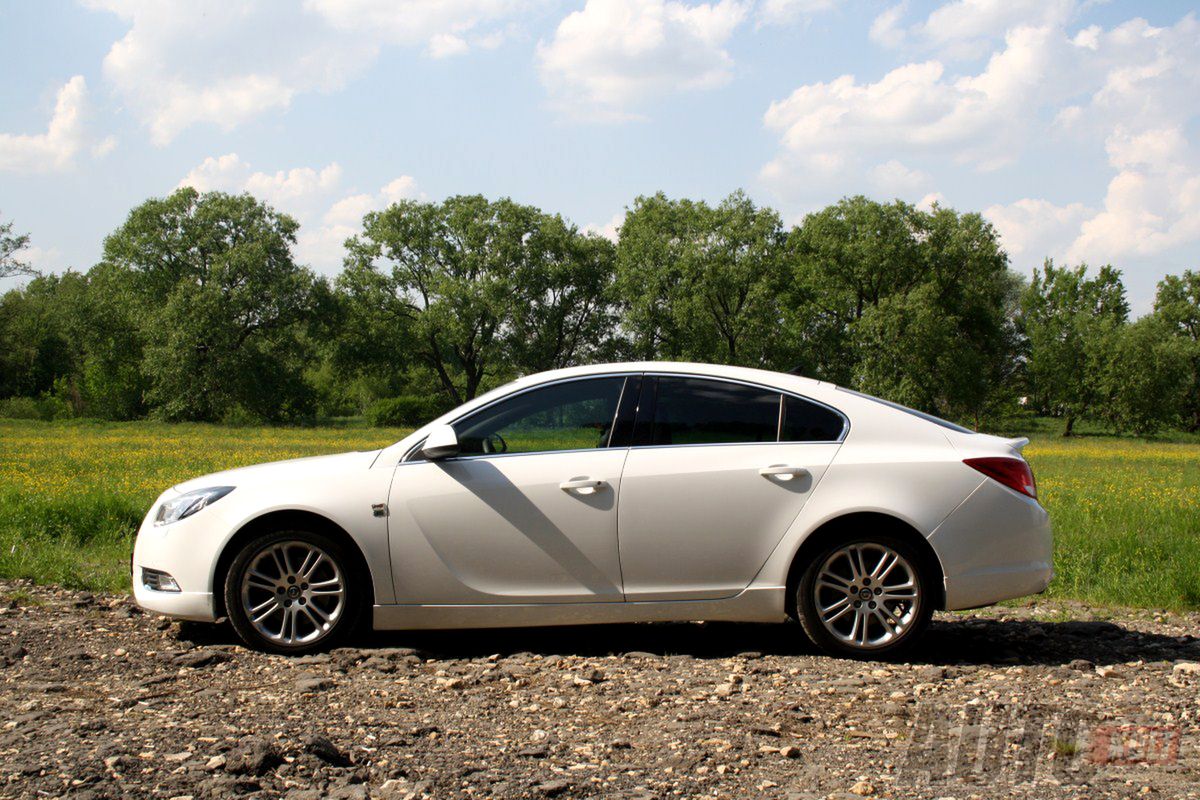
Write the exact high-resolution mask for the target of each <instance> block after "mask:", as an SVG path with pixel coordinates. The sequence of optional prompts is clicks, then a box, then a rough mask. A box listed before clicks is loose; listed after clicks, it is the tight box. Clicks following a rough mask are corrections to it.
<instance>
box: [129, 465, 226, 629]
mask: <svg viewBox="0 0 1200 800" xmlns="http://www.w3.org/2000/svg"><path fill="white" fill-rule="evenodd" d="M176 494H178V493H177V492H176V491H175V490H173V489H170V490H168V491H166V492H164V493H163V496H162V497H160V498H159V499H158V500H156V501H155V503H154V505H153V506H151V508H150V513H149V514H147V515H146V519H145V520H143V521H142V526H141V528H140V529H139V530H138V535H137V540H136V541H135V542H134V545H133V564H132V573H133V574H132V576H131V577H132V579H133V599H134V601H135V602H136V603H137V604H138V605H139V606H141V607H142V608H144V609H146V610H147V611H153V612H154V613H156V614H165V615H167V616H169V617H177V618H179V619H188V620H195V621H197V622H213V621H215V620H216V607H215V603H214V602H213V600H214V598H213V591H212V580H213V572H214V569H215V567H216V563H217V556H218V555H219V553H220V548H221V545H222V544H223V543H224V541H225V536H224V534H223V532H224V531H227V530H228V527H227V526H226V525H225V524H224V523H223V520H222V517H221V515H220V511H219V508H218V507H216V505H215V504H214V506H212V507H209V508H206V509H204V510H203V511H201V512H199V513H197V514H196V515H194V516H191V517H188V518H187V519H183V520H180V521H179V522H176V523H174V524H172V525H165V526H161V527H159V526H156V525H155V524H154V521H153V515H154V510H155V509H157V508H158V506H159V504H160V503H161V502H162V501H163V499H165V498H167V497H170V496H173V495H176ZM144 568H146V569H152V570H158V571H161V572H165V573H167V574H169V575H170V576H171V577H173V578H174V579H175V581H176V582H177V583H178V584H179V588H180V591H178V592H166V591H158V590H155V589H151V588H148V587H147V586H146V585H145V583H144V582H143V579H142V570H143V569H144Z"/></svg>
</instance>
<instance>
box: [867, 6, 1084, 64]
mask: <svg viewBox="0 0 1200 800" xmlns="http://www.w3.org/2000/svg"><path fill="white" fill-rule="evenodd" d="M1077 7H1078V3H1077V2H1076V0H952V2H948V3H946V4H944V5H942V6H939V7H938V8H937V9H935V10H934V11H933V12H932V13H931V14H930V15H929V16H928V17H927V18H926V19H925V20H924V21H922V22H917V23H914V24H912V25H910V26H908V27H904V26H903V25H902V24H901V20H902V18H903V16H904V14H905V12H906V11H907V3H902V4H900V5H896V6H892V7H890V8H888V9H886V10H884V11H883V12H882V13H880V14H879V16H877V17H876V18H875V21H874V23H873V24H872V25H871V33H870V35H871V39H872V41H875V42H877V43H879V44H882V45H884V46H885V47H899V46H901V45H910V46H913V47H917V48H920V49H927V50H936V51H937V52H938V53H939V54H940V55H941V56H942V57H943V58H974V57H977V56H978V55H979V54H980V53H981V52H986V51H987V48H988V46H989V45H990V43H991V42H993V41H995V40H996V39H998V38H1002V37H1004V36H1005V34H1007V33H1008V32H1009V31H1011V30H1012V29H1013V28H1017V27H1058V26H1062V25H1064V24H1065V23H1066V22H1067V20H1069V19H1070V18H1071V16H1072V15H1073V14H1074V12H1075V10H1076V8H1077Z"/></svg>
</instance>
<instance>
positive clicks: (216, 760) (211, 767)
mask: <svg viewBox="0 0 1200 800" xmlns="http://www.w3.org/2000/svg"><path fill="white" fill-rule="evenodd" d="M226 761H227V759H226V758H225V756H223V755H220V754H218V755H215V756H213V757H212V758H210V759H209V760H208V763H206V764H205V765H204V769H205V771H206V772H216V771H217V770H219V769H224V768H225V762H226Z"/></svg>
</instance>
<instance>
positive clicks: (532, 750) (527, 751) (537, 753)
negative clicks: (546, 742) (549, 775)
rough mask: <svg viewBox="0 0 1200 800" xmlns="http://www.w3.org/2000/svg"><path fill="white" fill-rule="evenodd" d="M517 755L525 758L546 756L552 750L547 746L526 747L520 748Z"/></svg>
mask: <svg viewBox="0 0 1200 800" xmlns="http://www.w3.org/2000/svg"><path fill="white" fill-rule="evenodd" d="M517 755H519V756H523V757H525V758H545V757H546V756H548V755H550V751H549V750H548V749H547V748H545V747H526V748H524V749H522V750H518V751H517Z"/></svg>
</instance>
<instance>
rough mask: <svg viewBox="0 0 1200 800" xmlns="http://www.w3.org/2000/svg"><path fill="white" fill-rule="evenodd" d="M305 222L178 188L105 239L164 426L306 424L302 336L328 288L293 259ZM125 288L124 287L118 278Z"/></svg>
mask: <svg viewBox="0 0 1200 800" xmlns="http://www.w3.org/2000/svg"><path fill="white" fill-rule="evenodd" d="M297 227H298V225H297V223H296V222H295V220H293V219H292V218H291V217H289V216H286V215H284V214H279V213H277V212H275V211H274V210H272V209H271V208H269V207H268V206H266V205H264V204H262V203H260V202H258V201H257V200H255V199H254V198H253V197H251V196H250V195H248V194H244V195H238V196H234V195H228V194H224V193H221V192H208V193H205V194H203V195H202V194H199V193H198V192H196V191H195V190H194V189H191V188H184V189H179V190H178V191H176V192H175V193H173V194H171V195H170V196H168V197H166V198H160V199H153V200H148V201H146V202H145V203H143V204H142V205H140V206H138V207H137V208H135V209H133V211H131V212H130V214H129V218H128V219H127V220H126V222H125V224H124V225H122V226H121V227H120V228H119V229H118V230H117V231H115V232H114V233H113V234H111V235H110V236H109V237H108V238H107V239H106V240H105V242H104V262H103V263H104V265H105V266H104V267H103V268H104V269H105V270H113V271H115V272H116V273H117V275H118V276H120V277H124V278H127V279H128V284H127V286H126V287H124V288H122V289H121V290H122V291H128V293H129V294H128V297H129V299H130V300H131V301H132V302H133V303H135V308H136V309H137V313H138V315H139V316H140V324H139V329H140V332H141V338H142V340H143V341H144V343H145V344H144V351H143V352H144V356H143V359H142V373H143V374H144V376H145V379H146V383H147V389H146V399H147V401H148V403H149V404H150V405H151V406H152V407H153V408H154V409H155V411H156V412H157V413H159V414H161V415H162V416H163V417H164V418H167V419H192V420H220V419H223V418H225V417H226V416H228V415H230V414H237V413H249V414H250V415H253V416H258V417H261V418H264V419H269V420H287V419H294V418H296V417H299V416H303V415H305V414H307V413H308V412H309V411H310V408H311V392H310V391H309V389H308V387H307V386H306V385H305V384H304V382H303V379H302V367H303V365H304V362H305V360H306V357H307V354H308V348H307V346H306V343H305V340H304V328H305V327H306V326H307V325H309V324H311V323H312V322H313V321H314V320H316V319H319V318H320V316H321V314H322V313H323V308H322V305H321V297H322V291H321V284H320V282H319V281H317V280H316V279H315V278H314V276H313V275H312V273H311V272H309V271H308V270H307V269H304V268H301V267H299V266H297V265H296V263H295V262H294V260H293V258H292V246H293V245H294V244H295V237H296V229H297ZM118 283H120V281H118Z"/></svg>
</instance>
